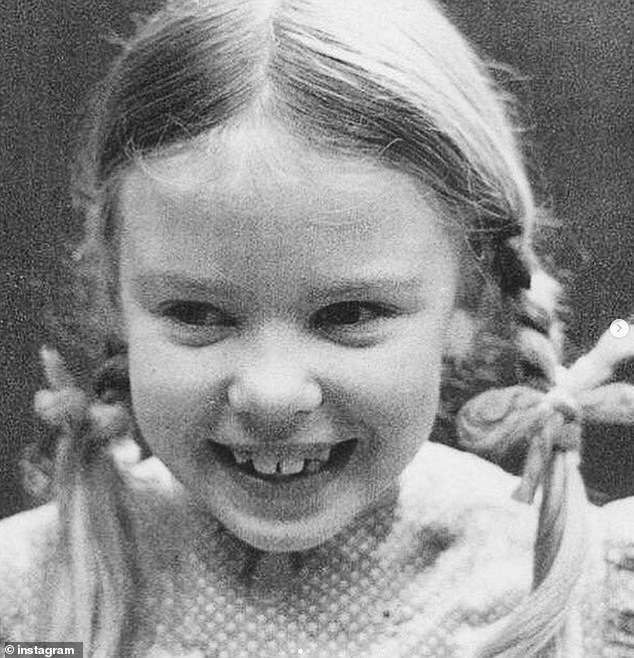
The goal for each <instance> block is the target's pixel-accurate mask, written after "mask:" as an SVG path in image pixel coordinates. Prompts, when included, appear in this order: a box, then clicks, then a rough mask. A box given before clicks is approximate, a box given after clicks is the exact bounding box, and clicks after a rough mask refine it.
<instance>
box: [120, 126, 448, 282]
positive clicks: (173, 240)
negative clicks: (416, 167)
mask: <svg viewBox="0 0 634 658" xmlns="http://www.w3.org/2000/svg"><path fill="white" fill-rule="evenodd" d="M119 209H120V214H121V217H122V223H123V226H122V245H123V249H124V251H127V252H128V254H129V255H130V256H131V262H133V263H134V264H135V267H140V268H143V267H146V268H156V267H157V266H158V267H160V268H165V269H172V270H176V271H180V270H186V273H187V275H189V276H194V277H196V276H207V275H209V272H210V268H212V267H213V268H215V269H216V270H217V271H222V272H223V273H224V274H225V275H229V276H231V277H235V276H238V275H239V276H240V277H241V278H244V277H247V276H248V275H250V276H251V277H252V278H255V279H257V280H260V281H263V280H265V279H266V278H267V276H269V275H274V274H275V275H278V276H287V275H289V274H292V275H293V276H296V275H297V274H298V271H299V270H301V276H306V277H313V278H314V277H317V278H318V277H320V276H323V275H326V274H328V272H337V273H339V274H342V275H343V274H345V273H346V271H347V270H353V269H359V268H368V269H372V268H379V269H386V268H387V269H390V270H392V271H394V270H397V269H407V268H411V267H419V268H420V267H421V266H422V265H423V264H425V263H426V262H427V263H429V262H430V260H432V261H434V263H437V262H438V261H439V260H443V259H444V260H446V261H447V260H449V261H451V260H452V250H451V248H450V245H449V241H448V236H447V235H446V231H445V229H444V227H443V215H442V212H441V210H440V206H439V204H438V203H437V201H436V199H435V197H434V195H433V194H432V193H431V192H430V191H429V190H426V189H425V188H424V187H423V186H422V185H421V184H420V183H419V182H417V181H415V180H414V179H413V178H411V177H409V176H406V175H405V174H402V173H400V172H397V171H394V170H392V169H389V168H387V167H385V166H383V165H380V164H378V163H376V162H374V161H370V160H361V159H352V158H345V157H342V156H334V155H323V154H320V153H317V152H316V151H314V150H311V149H309V148H306V147H304V146H302V145H300V144H298V143H296V142H294V141H293V140H292V139H290V138H288V137H285V136H284V135H283V134H280V133H276V132H275V131H274V130H273V129H270V128H264V127H260V128H252V129H242V130H239V131H234V132H233V133H231V134H225V135H223V136H221V137H218V136H211V137H209V138H207V139H206V140H203V141H200V142H199V143H198V144H196V145H194V146H190V147H187V148H184V149H183V150H181V151H180V152H177V153H172V154H169V155H164V156H162V157H156V158H153V159H151V160H146V161H143V162H140V163H138V164H137V165H136V166H135V167H134V168H133V169H131V170H130V171H129V172H128V173H127V174H126V175H125V177H124V180H123V182H122V186H121V193H120V199H119ZM289 268H292V269H294V270H295V271H294V272H292V273H291V272H289ZM238 270H239V271H238Z"/></svg>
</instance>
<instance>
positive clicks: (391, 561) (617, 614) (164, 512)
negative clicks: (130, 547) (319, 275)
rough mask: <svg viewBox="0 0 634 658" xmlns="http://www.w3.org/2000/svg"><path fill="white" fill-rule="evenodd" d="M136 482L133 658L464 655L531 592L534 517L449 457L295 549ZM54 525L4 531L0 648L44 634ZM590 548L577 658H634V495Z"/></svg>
mask: <svg viewBox="0 0 634 658" xmlns="http://www.w3.org/2000/svg"><path fill="white" fill-rule="evenodd" d="M134 482H135V495H134V499H133V500H134V504H133V510H132V512H133V514H134V517H135V520H136V526H137V529H138V530H137V532H138V538H139V544H140V547H141V549H142V550H143V554H144V556H143V564H144V565H145V567H144V568H145V569H146V570H147V574H146V575H147V579H148V582H149V583H150V586H149V588H148V590H147V592H146V593H145V596H144V599H143V601H144V603H143V605H144V609H143V614H142V618H143V619H144V620H145V624H144V627H143V629H142V631H141V632H140V637H139V641H138V644H137V646H136V649H135V656H138V657H139V658H140V657H144V658H145V657H148V658H150V657H161V656H163V657H165V656H179V657H184V656H187V657H194V656H196V657H204V656H214V657H218V658H224V657H226V658H230V657H231V658H240V657H244V658H246V657H249V658H253V657H256V658H259V657H262V658H278V657H280V658H284V657H293V658H296V657H297V656H301V657H308V656H309V657H313V658H317V657H322V656H323V657H328V658H336V657H342V658H344V657H345V658H357V657H358V658H362V657H363V658H365V657H370V658H372V657H374V658H376V657H379V656H380V657H386V658H387V657H390V658H393V657H398V656H403V657H405V656H408V657H410V656H420V657H425V656H429V657H431V658H444V657H447V658H468V657H469V656H473V655H474V653H475V650H476V648H477V647H478V646H480V645H481V644H482V642H483V641H484V640H485V639H486V638H487V637H489V636H490V635H491V633H493V632H494V631H495V629H496V623H495V622H498V621H500V620H502V619H503V618H504V616H505V615H507V614H508V613H509V612H511V611H512V610H513V608H514V607H515V606H516V605H517V603H518V602H519V601H520V600H522V598H523V597H524V596H525V595H526V593H527V592H528V590H529V587H530V581H531V556H532V542H533V538H534V533H535V525H536V519H535V517H536V513H537V510H536V508H534V507H529V506H526V505H521V504H519V503H515V502H514V501H512V500H511V499H510V495H511V492H512V491H513V489H514V488H515V487H516V485H517V480H516V478H513V477H511V476H509V475H507V474H505V473H503V472H502V471H501V470H500V469H498V468H497V467H495V466H492V465H491V464H489V463H487V462H484V461H482V460H480V459H478V458H475V457H473V456H471V455H466V454H464V453H459V452H457V451H455V450H452V449H450V448H446V447H444V446H440V445H434V444H429V445H426V446H425V447H424V448H423V449H422V450H421V451H420V453H419V455H418V456H417V458H416V459H415V461H414V463H412V465H411V466H410V467H409V468H408V469H407V471H406V473H405V474H404V476H403V478H402V482H401V491H400V495H399V499H398V501H391V500H385V501H383V503H382V504H381V505H379V506H377V508H376V509H373V510H370V511H368V512H367V513H366V514H365V515H364V516H363V517H362V518H360V519H358V520H357V521H356V522H355V523H354V524H353V525H352V526H351V527H349V528H348V529H347V530H345V531H344V532H343V533H341V534H340V535H338V536H337V537H335V538H334V539H332V540H330V541H329V542H326V543H325V544H323V545H322V546H320V547H318V548H316V549H313V550H311V551H306V552H305V553H301V554H284V555H276V554H266V553H261V552H259V551H256V550H254V549H252V548H250V547H247V546H245V545H244V544H242V543H241V542H239V541H238V540H237V539H236V538H234V537H233V536H232V535H230V534H229V533H227V532H226V531H225V530H224V529H223V528H222V527H221V526H220V525H219V524H217V523H216V522H214V521H213V520H211V519H209V517H208V516H203V514H202V513H201V512H199V511H197V510H196V509H195V508H194V507H193V506H192V505H191V503H190V502H189V501H188V499H187V497H186V495H185V494H184V492H183V491H182V489H181V488H180V487H179V486H178V485H177V484H176V483H175V482H174V481H173V480H172V479H171V477H170V476H169V474H168V473H167V471H166V470H165V468H164V467H163V466H162V465H161V464H160V462H158V461H157V460H155V459H150V460H146V461H145V462H143V463H142V464H140V465H139V466H138V467H137V468H136V471H135V475H134ZM56 524H57V510H56V508H55V506H54V505H52V504H50V505H46V506H43V507H41V508H38V509H36V510H33V511H30V512H26V513H23V514H21V515H17V516H15V517H12V518H10V519H6V520H4V521H3V522H1V523H0V593H1V595H2V596H1V597H0V631H1V632H0V636H2V638H4V639H9V640H33V639H36V637H35V633H36V631H35V628H36V622H37V619H36V617H37V606H38V602H40V601H42V600H43V598H44V597H43V596H42V595H43V593H45V592H46V587H47V583H46V582H45V581H43V573H44V572H43V565H44V563H45V560H46V557H47V556H48V555H50V554H51V552H52V549H53V546H54V544H55V541H56ZM588 544H589V549H590V550H589V553H588V564H587V565H586V566H587V568H586V577H585V581H584V582H583V583H582V586H581V588H580V591H579V606H578V612H579V617H580V620H581V624H580V628H581V633H582V638H580V639H579V642H580V647H579V652H580V653H578V654H575V657H574V658H576V657H577V655H579V656H583V657H584V658H625V657H628V656H634V641H633V639H634V629H633V628H632V620H633V619H634V564H633V558H634V500H632V499H628V500H626V501H621V502H619V503H616V504H614V505H611V506H607V507H605V508H601V509H598V508H593V509H592V514H591V532H590V534H589V536H588ZM63 639H67V640H68V639H74V638H60V640H63ZM581 645H583V650H581ZM571 658H572V657H571Z"/></svg>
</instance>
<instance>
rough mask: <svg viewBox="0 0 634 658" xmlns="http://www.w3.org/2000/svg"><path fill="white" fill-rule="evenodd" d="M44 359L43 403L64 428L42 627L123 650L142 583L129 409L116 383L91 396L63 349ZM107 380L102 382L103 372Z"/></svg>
mask: <svg viewBox="0 0 634 658" xmlns="http://www.w3.org/2000/svg"><path fill="white" fill-rule="evenodd" d="M42 359H43V362H44V367H45V370H46V374H47V378H48V381H49V384H50V389H49V390H45V391H40V392H39V393H38V394H37V396H36V410H37V412H38V413H39V415H40V416H41V417H42V418H44V419H45V420H46V421H47V422H49V423H50V424H52V425H54V426H56V427H57V428H59V430H60V434H59V440H58V444H57V450H56V454H55V467H54V480H53V488H54V494H55V497H56V499H57V501H58V504H59V514H60V541H59V544H58V551H57V555H55V556H54V560H53V562H52V565H51V574H50V576H51V578H52V581H49V582H52V583H53V586H52V588H51V590H50V591H51V592H52V597H53V600H52V601H48V602H46V605H47V608H46V609H45V610H44V619H45V622H44V628H43V629H42V630H43V633H44V636H45V637H48V638H50V639H51V640H53V639H59V638H60V637H68V638H77V639H80V640H81V641H83V642H84V646H85V647H86V650H87V654H88V655H91V656H93V655H94V656H99V657H104V658H106V657H108V658H111V657H114V656H117V657H118V656H123V655H126V647H127V646H129V643H130V642H131V639H132V630H133V629H134V628H135V627H136V623H137V620H136V619H135V611H136V609H137V606H136V605H135V603H136V597H137V596H138V593H139V591H140V587H141V583H139V582H138V581H139V573H140V571H139V569H138V568H137V565H136V564H135V555H136V551H135V546H134V538H133V532H132V522H131V519H130V517H129V514H128V512H127V511H126V510H127V509H129V505H127V504H126V495H127V489H126V485H125V479H124V477H123V475H122V470H123V469H124V467H125V463H126V462H128V461H130V460H132V461H133V460H134V458H133V457H131V456H130V454H129V453H130V451H129V449H128V448H127V447H126V441H129V439H126V437H127V436H128V433H129V424H130V423H129V413H128V410H127V407H126V405H125V404H124V402H123V401H120V400H119V401H117V400H114V399H112V388H108V390H107V392H106V391H102V396H101V397H102V399H101V400H99V399H98V400H90V399H89V398H88V396H87V395H86V394H85V393H84V392H83V391H81V390H80V389H79V388H77V386H76V385H75V384H74V381H73V380H72V378H71V376H70V375H69V373H68V372H67V370H66V369H65V367H64V365H63V363H62V360H61V357H60V356H59V354H58V353H57V352H54V351H51V350H47V349H45V350H43V351H42ZM108 368H109V369H110V370H113V369H114V370H116V369H117V364H116V363H113V362H111V363H109V364H108ZM107 377H108V375H107V374H106V378H107ZM110 379H112V377H111V376H110ZM100 380H101V383H100V384H99V383H98V387H99V386H101V387H102V388H103V387H104V383H103V382H104V377H103V373H102V376H101V377H100ZM109 396H110V399H108V397H109ZM104 400H105V401H104Z"/></svg>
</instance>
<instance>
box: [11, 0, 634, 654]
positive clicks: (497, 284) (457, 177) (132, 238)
mask: <svg viewBox="0 0 634 658" xmlns="http://www.w3.org/2000/svg"><path fill="white" fill-rule="evenodd" d="M91 119H92V121H91V126H90V129H89V131H88V134H87V136H86V139H85V152H84V153H83V156H82V158H81V159H80V167H79V169H78V176H77V184H76V190H75V191H76V195H77V199H78V202H79V205H80V207H81V209H82V211H83V212H84V213H85V217H86V233H85V239H84V243H83V246H82V248H81V250H80V262H79V265H80V266H81V268H82V269H81V278H82V280H83V281H87V282H88V285H89V286H90V288H89V290H90V295H89V297H90V299H91V300H92V302H93V305H92V308H91V309H89V312H90V315H91V317H92V319H93V329H94V332H93V335H92V340H93V343H94V342H95V341H97V342H100V343H101V344H102V345H103V346H104V352H103V359H104V362H103V365H102V367H101V368H100V370H99V372H98V374H97V377H96V383H95V390H94V395H89V394H87V393H85V392H83V391H82V390H81V389H80V388H79V386H78V385H77V384H76V383H75V382H74V381H73V380H72V378H71V377H70V375H69V374H68V372H67V371H66V369H65V368H64V366H63V363H62V361H61V358H60V357H59V355H57V353H55V352H54V351H51V350H44V352H43V359H44V365H45V369H46V372H47V375H48V379H49V385H50V388H49V390H47V391H43V392H41V393H40V394H38V396H37V399H36V408H37V410H38V412H39V413H40V415H42V416H43V417H44V418H45V419H46V420H48V421H49V422H50V423H51V424H52V425H54V426H56V427H58V428H59V436H58V445H57V448H56V452H55V465H54V482H53V493H54V502H51V503H48V504H46V505H44V506H42V507H40V508H37V509H35V510H33V511H29V512H26V513H23V514H21V515H18V516H16V517H13V518H10V519H7V520H5V521H3V522H2V524H0V528H1V531H2V540H1V542H0V587H1V591H2V597H1V598H0V632H1V636H2V638H3V639H5V640H7V641H9V640H11V641H19V640H21V641H34V640H44V639H46V640H50V641H67V642H69V641H81V642H83V643H84V651H85V655H88V656H98V657H119V656H147V657H155V656H188V657H193V656H218V657H221V656H226V657H229V656H231V657H234V656H245V657H246V656H248V657H258V658H259V657H264V658H266V657H271V658H272V657H275V658H277V657H278V656H281V657H288V656H311V657H317V656H345V657H364V658H365V657H377V656H381V657H392V656H421V657H422V656H431V657H434V658H440V657H443V656H448V657H449V656H451V657H458V656H460V657H467V656H469V657H471V656H480V657H484V656H551V657H552V656H566V657H568V656H586V657H596V656H626V655H630V654H631V652H632V651H633V649H632V646H633V644H632V632H631V614H632V609H633V607H632V591H631V589H630V590H628V589H627V586H628V580H627V578H628V574H629V576H630V577H631V560H632V558H631V555H630V556H629V557H628V550H630V551H631V549H632V544H633V542H634V526H633V524H632V517H631V513H632V511H634V506H633V504H632V501H623V502H621V503H619V504H618V505H615V506H612V507H606V508H603V509H601V510H596V509H595V510H592V509H590V508H587V503H586V499H585V494H584V489H583V484H582V482H581V479H580V476H579V473H578V470H577V466H578V462H579V448H580V428H581V425H582V422H583V420H584V419H586V418H590V419H593V420H603V421H612V422H623V423H632V422H633V420H634V394H633V389H632V387H631V386H628V385H627V384H619V383H613V384H608V385H603V386H601V384H603V382H605V381H607V380H608V379H609V378H610V377H611V376H612V373H613V371H614V369H615V367H616V366H617V365H618V364H619V363H620V362H622V361H624V360H625V359H629V358H632V357H633V356H634V338H633V337H634V332H631V333H630V334H629V335H628V336H626V337H625V338H614V337H612V336H611V335H610V334H609V333H606V334H605V335H604V336H603V337H602V338H601V340H600V341H599V343H598V345H597V347H596V348H595V349H594V350H593V351H592V352H590V353H589V354H588V355H586V356H585V357H582V358H581V359H580V360H579V361H577V362H576V363H575V364H573V365H572V366H571V367H569V368H564V367H563V366H562V365H560V362H559V357H560V354H561V328H560V325H559V324H558V321H557V306H558V302H557V293H558V288H557V285H556V283H555V282H554V280H553V279H552V278H550V277H549V276H548V275H547V274H546V273H545V272H543V271H542V270H541V269H540V265H539V262H538V260H537V257H536V256H535V254H534V253H533V251H532V247H531V243H532V232H533V228H534V226H535V224H536V218H537V210H536V208H535V204H534V201H533V197H532V195H531V191H530V188H529V184H528V181H527V178H526V174H525V171H524V169H523V165H522V161H521V157H520V154H519V149H518V146H517V143H516V137H515V134H514V132H513V129H512V127H511V125H510V118H509V109H508V108H507V107H506V105H505V103H504V101H503V100H502V96H501V94H500V93H499V92H498V91H497V90H496V88H495V85H494V84H493V82H492V80H491V78H490V77H489V76H488V74H487V72H486V71H485V68H484V66H483V65H482V64H481V62H480V61H479V60H478V58H477V57H476V55H475V54H474V53H473V51H472V50H471V49H470V48H469V46H468V45H467V44H466V43H465V42H464V40H463V38H462V37H461V36H460V35H459V34H458V32H457V31H456V30H455V29H454V28H453V27H452V25H451V24H450V23H449V22H448V21H447V19H446V18H445V17H444V15H443V14H442V13H441V11H440V10H439V9H438V8H437V7H436V6H435V5H434V4H433V3H432V2H431V1H428V0H399V1H398V2H395V1H394V0H375V1H373V2H367V0H365V1H364V0H345V2H342V1H341V0H282V1H280V2H273V1H271V2H263V1H262V2H256V1H249V0H197V1H193V0H192V1H189V2H188V1H182V2H176V3H173V4H170V5H169V6H168V7H167V8H165V9H164V10H163V11H161V12H160V13H158V14H157V15H156V16H154V17H153V18H151V19H150V20H148V21H147V22H146V23H145V24H144V25H142V26H140V28H139V29H138V31H137V33H136V35H135V36H134V37H133V38H132V39H131V41H130V42H129V43H127V44H126V46H125V48H124V49H123V52H122V54H121V56H120V57H119V59H118V60H117V62H116V63H115V65H114V67H113V68H112V70H111V72H110V75H109V76H108V78H107V79H106V81H105V83H104V85H103V87H102V88H101V90H100V93H99V94H98V95H97V97H96V101H95V103H94V106H93V112H92V117H91ZM432 428H434V430H433V431H434V432H435V433H436V434H437V435H438V438H443V435H444V438H445V440H446V441H451V439H452V437H453V436H454V435H455V436H457V437H458V440H459V441H460V442H461V443H462V445H463V446H464V447H467V448H469V449H471V450H472V451H476V452H478V453H480V454H483V455H487V456H489V457H494V458H496V459H499V460H501V459H503V458H504V456H505V455H507V454H508V453H509V451H516V452H517V451H519V452H522V451H523V452H526V453H527V458H526V465H525V468H524V475H523V478H522V480H521V483H519V485H518V482H516V478H515V477H513V476H511V475H508V474H507V473H505V472H504V471H502V470H501V469H500V468H498V467H497V466H494V465H492V464H491V463H489V462H488V461H485V460H484V459H482V458H480V457H475V456H471V455H469V454H467V453H465V452H460V451H458V450H455V449H453V448H450V447H447V446H446V445H441V444H439V443H429V442H428V441H427V440H428V437H429V436H430V434H432ZM447 433H448V434H447ZM133 438H134V439H136V442H137V443H138V444H139V445H141V446H142V449H143V451H144V452H143V456H144V457H145V458H144V459H139V458H138V457H137V456H135V453H134V450H132V451H130V450H129V446H130V442H131V440H132V439H133ZM149 453H151V454H152V456H148V455H149ZM538 485H541V488H540V492H541V493H540V494H539V497H540V498H541V508H540V510H539V512H537V511H535V509H534V508H533V507H531V506H529V505H526V504H523V503H522V502H516V501H515V500H513V499H512V497H511V495H512V493H513V492H514V491H515V494H516V496H515V497H516V498H519V499H520V500H521V501H524V503H525V502H530V501H532V500H533V498H534V497H535V493H536V489H537V487H538ZM535 538H536V540H535ZM628 560H629V562H628ZM628 565H629V569H630V571H628ZM531 572H534V573H533V575H531ZM630 583H631V579H630ZM531 589H532V592H531ZM628 596H629V599H628V598H627V597H628ZM628 615H629V616H628ZM628 624H630V630H629V632H628V626H627V625H628Z"/></svg>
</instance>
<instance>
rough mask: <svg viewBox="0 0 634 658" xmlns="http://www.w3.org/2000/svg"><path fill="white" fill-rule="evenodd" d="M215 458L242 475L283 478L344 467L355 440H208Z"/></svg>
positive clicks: (276, 479)
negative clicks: (258, 443) (301, 442)
mask: <svg viewBox="0 0 634 658" xmlns="http://www.w3.org/2000/svg"><path fill="white" fill-rule="evenodd" d="M210 444H211V448H212V451H213V452H214V454H215V456H216V458H217V459H218V461H220V462H221V463H223V464H224V465H225V466H230V467H232V468H235V469H237V470H239V471H241V472H242V473H244V474H245V475H249V476H251V477H254V478H258V479H261V480H268V481H279V482H285V481H288V480H294V479H298V478H304V477H306V476H310V475H314V474H317V473H321V472H324V471H328V472H336V471H339V470H341V469H342V468H344V467H345V465H346V464H347V463H348V461H349V460H350V457H351V456H352V453H353V452H354V449H355V448H356V445H357V440H356V439H352V440H349V441H342V442H340V443H336V444H314V445H280V446H272V447H262V446H227V445H223V444H221V443H216V442H215V441H211V442H210Z"/></svg>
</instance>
